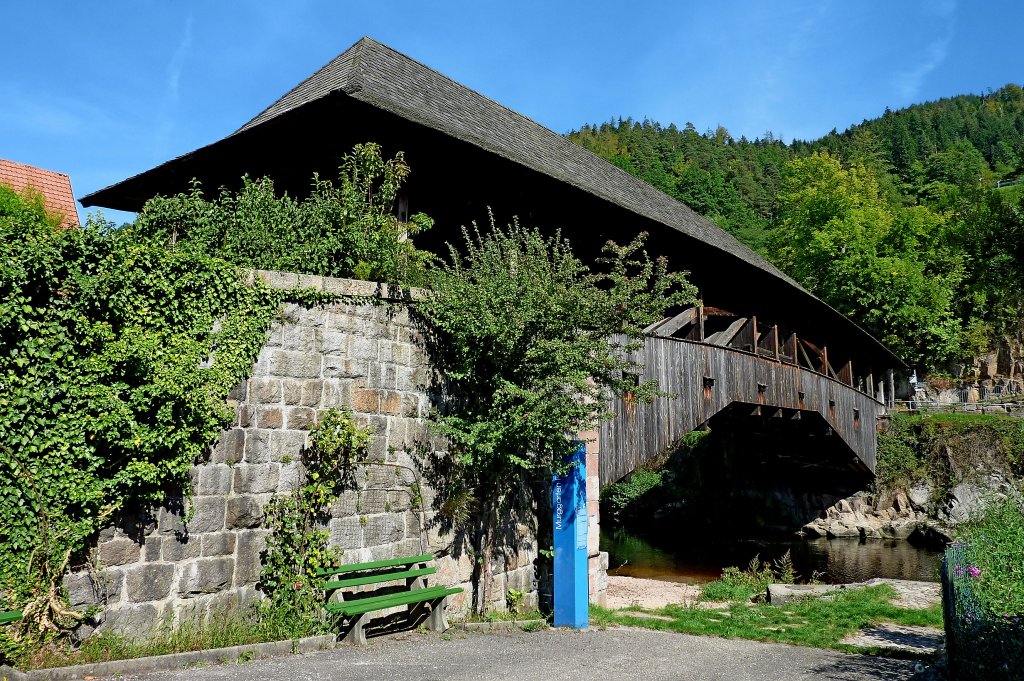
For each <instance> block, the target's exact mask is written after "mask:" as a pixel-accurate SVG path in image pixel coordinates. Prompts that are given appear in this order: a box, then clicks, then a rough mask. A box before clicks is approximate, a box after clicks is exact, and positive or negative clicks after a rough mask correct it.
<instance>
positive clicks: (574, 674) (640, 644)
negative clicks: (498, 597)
mask: <svg viewBox="0 0 1024 681" xmlns="http://www.w3.org/2000/svg"><path fill="white" fill-rule="evenodd" d="M914 667H915V663H914V662H911V661H906V660H889V659H883V658H875V657H867V656H861V655H844V654H841V653H836V652H832V651H826V650H818V649H815V648H798V647H795V646H786V645H777V644H766V643H757V642H753V641H733V640H726V639H720V638H712V637H699V636H686V635H682V634H672V633H667V632H657V631H649V630H645V629H631V628H611V629H607V630H604V631H601V630H591V631H586V632H577V631H572V630H564V629H551V630H546V631H540V632H533V633H525V632H513V633H491V634H462V633H449V634H446V635H444V636H440V635H437V634H418V633H410V634H406V635H398V636H396V635H392V636H387V637H382V638H379V639H371V641H370V644H369V645H368V646H366V647H363V648H355V647H348V646H345V647H342V648H338V649H336V650H330V651H325V652H320V653H310V654H308V655H298V656H288V657H281V658H275V659H269V660H255V661H252V662H246V663H241V664H224V665H218V666H211V667H200V668H191V669H186V670H181V671H176V672H161V673H157V674H148V675H144V676H125V677H120V678H122V679H137V680H142V679H145V680H146V681H228V680H230V681H267V680H270V679H286V680H289V681H291V680H295V681H333V680H335V679H337V680H338V681H371V680H374V681H376V680H388V681H390V680H391V679H402V680H403V681H415V680H423V681H426V680H435V679H436V680H440V679H446V680H453V681H459V680H464V679H465V680H468V679H501V680H503V681H504V680H507V679H557V680H564V681H577V680H579V681H582V680H584V679H605V678H614V679H643V680H644V681H661V680H665V681H669V680H671V681H718V680H721V681H726V680H728V681H801V680H810V679H815V680H820V681H879V680H881V679H886V680H892V681H909V680H911V679H913V680H914V681H926V680H927V681H930V680H931V679H933V678H935V677H934V676H932V673H931V672H930V671H925V672H921V673H919V672H915V670H914Z"/></svg>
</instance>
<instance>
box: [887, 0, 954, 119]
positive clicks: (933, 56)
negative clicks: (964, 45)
mask: <svg viewBox="0 0 1024 681" xmlns="http://www.w3.org/2000/svg"><path fill="white" fill-rule="evenodd" d="M928 10H929V11H930V13H932V14H934V15H936V16H937V17H938V18H939V19H940V20H941V21H942V22H943V24H944V26H943V31H942V34H941V35H939V36H937V37H936V38H935V39H934V40H932V41H931V42H929V43H928V45H927V47H926V48H925V49H924V50H923V52H922V53H921V54H922V56H923V59H922V60H921V61H919V62H918V63H917V64H915V65H914V66H913V67H911V68H909V69H906V70H904V71H902V72H900V73H898V74H896V76H895V78H894V79H893V84H894V85H895V87H896V90H897V91H898V92H899V93H900V95H901V96H902V97H903V98H904V99H906V100H912V99H914V98H916V97H917V94H918V92H920V90H921V86H922V85H923V84H924V80H925V78H927V77H928V75H929V74H930V73H931V72H932V71H934V70H935V69H937V68H938V67H939V66H940V65H941V64H942V62H944V61H946V56H947V55H948V54H949V46H950V44H951V43H952V42H953V34H954V33H955V32H956V0H940V1H939V2H932V3H930V4H929V5H928Z"/></svg>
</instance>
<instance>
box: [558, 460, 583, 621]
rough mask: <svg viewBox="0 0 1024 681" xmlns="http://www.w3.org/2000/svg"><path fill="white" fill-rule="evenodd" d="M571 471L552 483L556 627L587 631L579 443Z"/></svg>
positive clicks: (581, 471)
mask: <svg viewBox="0 0 1024 681" xmlns="http://www.w3.org/2000/svg"><path fill="white" fill-rule="evenodd" d="M570 461H571V464H572V467H571V468H570V469H569V471H568V472H567V473H566V474H565V475H561V476H560V475H556V476H554V478H553V480H552V488H553V489H552V500H551V501H552V503H551V506H552V509H553V511H554V527H555V542H554V547H555V580H554V587H555V626H556V627H574V628H576V629H586V628H587V626H588V625H589V624H590V584H589V582H588V579H587V454H586V448H585V447H584V445H583V444H582V443H580V446H579V449H577V450H576V453H575V454H573V455H572V458H571V460H570Z"/></svg>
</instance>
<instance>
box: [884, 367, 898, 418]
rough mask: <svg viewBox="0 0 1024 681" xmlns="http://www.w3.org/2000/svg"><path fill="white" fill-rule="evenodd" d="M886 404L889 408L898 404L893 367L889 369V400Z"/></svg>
mask: <svg viewBox="0 0 1024 681" xmlns="http://www.w3.org/2000/svg"><path fill="white" fill-rule="evenodd" d="M886 406H887V407H888V408H889V409H892V408H893V407H895V406H896V377H895V376H894V375H893V370H892V369H889V401H888V403H886Z"/></svg>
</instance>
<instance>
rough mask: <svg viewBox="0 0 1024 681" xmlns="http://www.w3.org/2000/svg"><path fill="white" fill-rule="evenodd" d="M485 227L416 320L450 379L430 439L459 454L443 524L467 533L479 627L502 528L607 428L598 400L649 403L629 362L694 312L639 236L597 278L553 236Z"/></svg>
mask: <svg viewBox="0 0 1024 681" xmlns="http://www.w3.org/2000/svg"><path fill="white" fill-rule="evenodd" d="M491 227H492V229H491V231H490V232H489V233H488V234H487V235H485V236H484V235H481V234H480V233H479V232H478V231H477V230H476V229H475V228H474V230H473V231H468V230H464V236H465V248H464V253H462V254H460V253H459V251H457V250H456V249H455V248H450V259H449V261H448V262H447V264H446V265H445V266H444V267H443V268H439V269H438V270H437V271H436V272H435V273H434V274H433V277H432V289H433V292H432V293H431V294H430V296H429V297H428V298H427V300H425V301H424V302H423V303H422V305H421V306H420V309H421V311H422V312H423V314H424V315H425V316H426V318H427V319H428V320H429V321H430V322H431V323H432V326H433V329H434V330H435V332H436V338H435V341H436V345H437V351H436V353H435V361H436V362H437V363H438V368H439V369H440V370H441V374H442V375H443V376H444V386H443V392H444V394H443V407H442V409H441V410H439V411H438V412H437V413H436V415H435V417H434V427H435V429H436V430H437V431H438V432H439V433H441V434H443V435H444V436H446V437H447V438H448V440H449V442H450V443H451V447H452V454H453V458H452V459H451V463H452V465H453V469H452V470H451V471H450V473H449V475H448V476H447V480H446V481H445V484H446V487H445V488H444V489H442V490H441V493H442V496H443V498H444V500H445V502H444V504H443V506H442V510H443V511H446V512H447V513H448V514H449V516H451V517H455V518H457V519H459V520H461V521H462V522H466V521H475V522H473V524H472V527H474V528H476V531H477V532H478V535H477V538H476V542H475V543H476V546H475V547H474V549H475V550H476V551H477V552H478V553H477V558H478V560H477V566H478V569H477V570H475V572H474V582H475V587H476V588H475V591H476V598H477V601H476V607H477V609H478V611H479V612H480V613H481V614H482V613H483V611H484V609H485V607H486V604H487V603H488V602H489V600H490V593H489V590H490V585H491V570H492V559H493V556H494V549H495V543H496V541H495V540H496V532H497V531H498V530H499V527H500V526H501V525H507V524H508V523H509V522H510V521H511V520H512V519H513V518H515V517H516V516H517V515H519V514H522V513H523V511H527V512H529V511H530V510H531V509H532V508H533V505H534V502H535V501H536V500H537V490H538V489H539V488H540V486H538V485H536V484H535V483H537V482H538V481H540V480H543V479H544V478H546V477H547V476H549V475H550V474H551V473H552V472H553V471H558V470H560V469H564V466H565V464H564V463H563V462H564V460H565V458H566V456H567V455H568V454H570V453H571V452H572V450H573V448H574V447H575V445H574V442H573V440H574V438H575V434H576V433H578V432H580V431H583V430H587V429H589V428H592V427H593V426H594V425H596V423H597V422H598V421H599V420H600V419H601V418H603V417H606V416H607V415H608V407H607V404H606V400H605V397H606V392H605V391H606V390H611V391H612V392H614V393H619V394H621V393H623V392H627V391H628V392H629V393H631V394H633V395H635V396H636V398H637V399H639V400H650V399H652V398H653V397H654V396H655V395H656V394H657V385H656V384H655V382H654V381H644V382H641V381H639V380H638V377H639V375H640V371H641V369H642V367H640V366H639V365H638V364H637V363H636V361H635V360H634V359H633V358H632V357H631V354H630V352H631V350H635V349H637V347H638V345H637V343H636V341H637V340H638V339H639V338H640V334H641V331H642V329H643V328H644V327H645V326H647V325H648V324H650V323H651V322H652V321H655V320H657V319H660V318H662V317H663V316H664V314H665V312H666V311H667V310H668V309H669V308H671V307H673V306H678V305H681V304H684V303H691V302H693V301H694V299H695V289H694V288H693V287H692V286H690V285H689V284H688V283H687V282H686V279H685V277H684V275H683V274H676V273H670V272H669V270H668V264H667V261H666V260H665V259H664V258H659V259H657V260H653V261H652V260H651V259H650V258H649V257H648V256H647V254H646V252H644V251H643V242H644V236H645V235H641V236H640V237H638V238H637V239H636V240H635V241H634V242H633V243H631V244H629V245H628V246H625V247H619V246H617V245H616V244H614V243H612V242H609V243H608V244H606V246H605V248H604V257H602V258H600V259H598V264H599V265H601V266H602V267H603V269H604V271H603V272H600V273H598V272H593V271H591V270H590V268H588V267H587V266H586V265H584V264H583V263H582V262H581V261H580V260H579V259H577V258H576V256H575V255H573V252H572V249H571V248H570V246H569V243H568V242H567V241H566V240H564V239H563V238H562V237H561V236H560V235H556V236H553V237H544V236H543V235H541V233H540V232H539V231H537V230H531V229H524V228H522V227H520V226H519V225H518V224H514V225H512V226H510V227H509V228H507V229H501V228H498V227H495V226H494V225H493V221H492V225H491ZM616 334H624V335H625V336H626V338H628V339H629V340H628V341H627V342H626V343H621V342H619V343H617V342H613V341H612V340H611V338H612V336H613V335H616Z"/></svg>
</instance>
